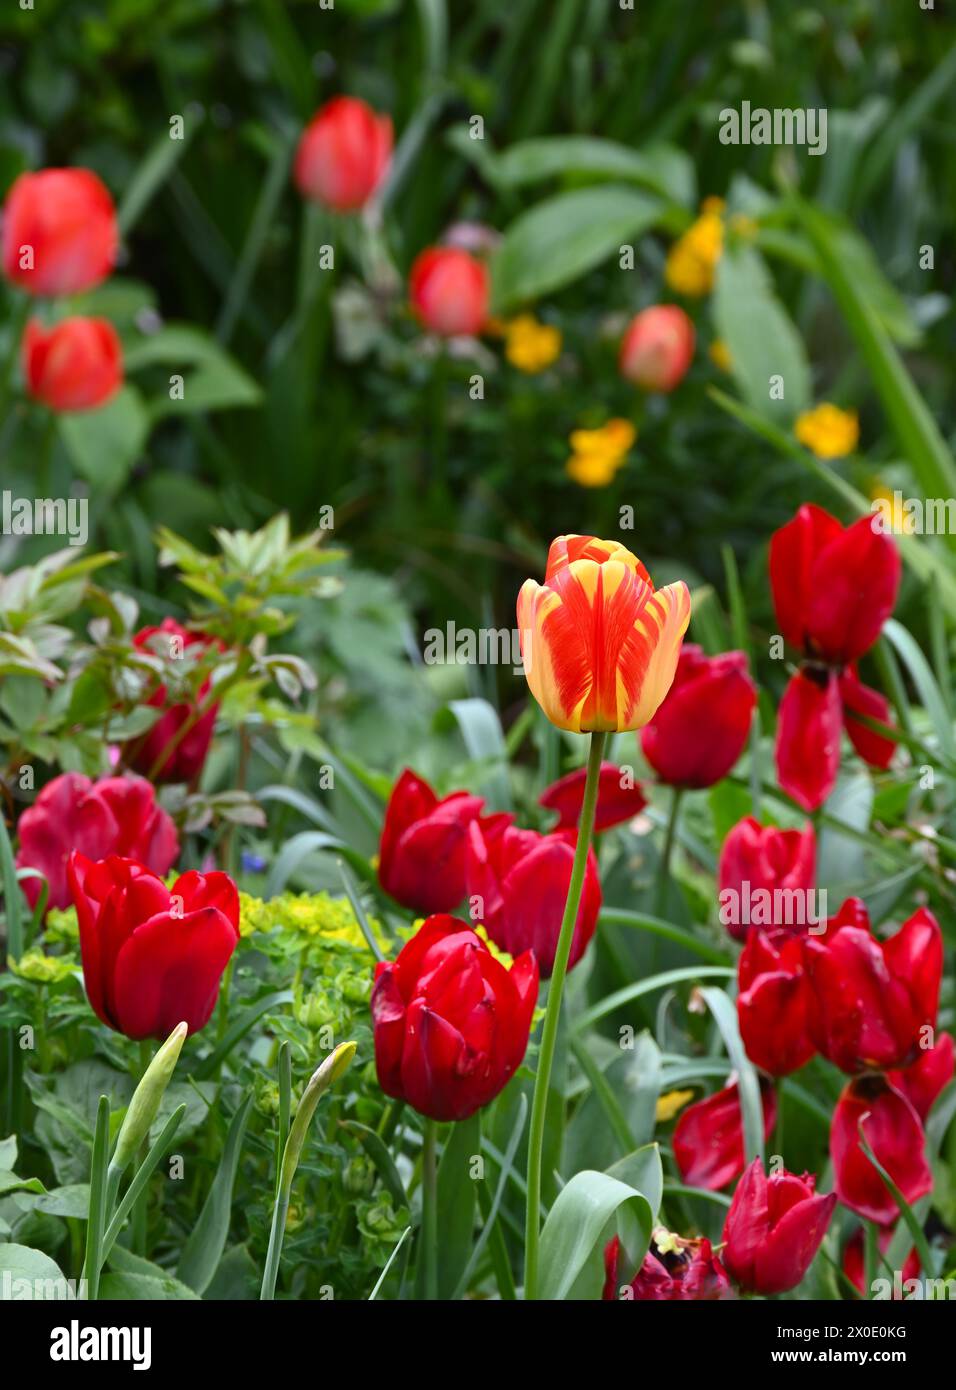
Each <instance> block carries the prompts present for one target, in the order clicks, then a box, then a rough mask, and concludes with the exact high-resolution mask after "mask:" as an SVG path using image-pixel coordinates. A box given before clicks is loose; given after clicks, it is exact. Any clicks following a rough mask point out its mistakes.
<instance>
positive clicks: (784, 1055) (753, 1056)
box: [737, 930, 816, 1076]
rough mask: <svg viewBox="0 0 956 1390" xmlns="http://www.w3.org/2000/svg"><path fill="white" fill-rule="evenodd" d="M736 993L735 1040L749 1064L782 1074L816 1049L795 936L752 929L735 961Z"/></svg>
mask: <svg viewBox="0 0 956 1390" xmlns="http://www.w3.org/2000/svg"><path fill="white" fill-rule="evenodd" d="M738 990H739V993H738V995H737V1018H738V1021H739V1023H740V1036H741V1039H742V1041H743V1044H744V1048H745V1050H746V1053H747V1056H748V1057H749V1058H750V1060H751V1062H753V1064H754V1066H755V1067H760V1069H761V1071H765V1072H768V1073H769V1074H770V1075H771V1076H786V1075H787V1074H788V1073H789V1072H792V1071H796V1070H797V1068H798V1067H802V1066H803V1065H804V1063H806V1062H809V1060H810V1058H811V1057H812V1056H813V1054H814V1052H815V1051H816V1048H815V1047H814V1045H813V1041H812V1039H811V1037H810V1033H809V1028H808V1019H807V985H806V980H805V978H804V973H803V942H802V940H801V939H800V937H799V936H791V935H788V934H786V933H784V932H780V931H777V932H774V933H773V934H770V933H767V932H762V931H756V930H755V931H752V932H751V933H750V936H749V937H748V938H747V944H746V945H745V946H744V949H743V951H742V952H741V956H740V961H739V963H738Z"/></svg>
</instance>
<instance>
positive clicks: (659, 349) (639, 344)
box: [619, 304, 694, 391]
mask: <svg viewBox="0 0 956 1390" xmlns="http://www.w3.org/2000/svg"><path fill="white" fill-rule="evenodd" d="M693 356H694V325H693V324H692V323H691V321H690V319H689V318H688V317H687V315H686V314H685V313H684V310H683V309H681V308H679V307H678V306H677V305H676V304H655V305H653V306H652V307H651V308H650V309H643V310H642V311H641V312H640V313H639V314H636V315H635V316H634V318H633V319H632V320H631V323H630V326H629V328H628V330H627V333H626V334H625V335H624V341H623V343H622V344H621V356H620V363H619V365H620V369H621V375H622V376H625V377H627V379H628V381H633V382H634V383H635V384H636V385H637V386H643V387H644V389H645V390H646V391H673V390H674V387H675V386H677V385H678V384H679V383H680V382H681V381H682V380H683V378H684V376H685V374H686V372H687V369H688V367H689V366H690V364H691V359H692V358H693Z"/></svg>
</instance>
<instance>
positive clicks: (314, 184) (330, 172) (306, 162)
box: [294, 97, 392, 212]
mask: <svg viewBox="0 0 956 1390" xmlns="http://www.w3.org/2000/svg"><path fill="white" fill-rule="evenodd" d="M391 154H392V120H391V117H390V116H379V115H377V114H376V112H374V111H373V110H372V108H371V107H370V106H369V105H367V103H366V102H364V101H360V100H359V99H358V98H357V97H333V99H332V100H331V101H327V102H326V103H325V105H324V106H323V107H321V108H320V110H319V111H317V112H316V114H315V115H314V116H313V117H312V119H311V121H310V122H309V124H308V125H307V126H306V128H305V130H304V131H303V132H302V138H301V139H300V141H299V147H298V149H297V150H296V155H295V167H294V175H295V181H296V185H297V187H298V189H299V192H300V193H301V194H302V196H303V197H305V198H310V199H311V200H312V201H313V202H317V203H324V204H325V206H326V207H329V208H333V209H334V210H335V211H336V212H354V211H356V209H358V208H361V207H364V205H365V204H366V203H367V202H368V200H369V198H371V196H372V194H373V193H374V192H375V190H376V189H377V188H378V186H379V184H380V183H381V182H382V179H383V177H384V175H385V173H386V171H387V169H388V164H389V160H390V158H391Z"/></svg>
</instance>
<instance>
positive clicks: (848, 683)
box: [840, 665, 896, 769]
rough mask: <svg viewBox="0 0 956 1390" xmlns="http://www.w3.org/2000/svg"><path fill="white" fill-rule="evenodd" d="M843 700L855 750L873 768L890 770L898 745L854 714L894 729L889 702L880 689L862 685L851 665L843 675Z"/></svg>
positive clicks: (841, 693)
mask: <svg viewBox="0 0 956 1390" xmlns="http://www.w3.org/2000/svg"><path fill="white" fill-rule="evenodd" d="M840 699H841V701H842V703H843V724H844V728H845V729H846V731H847V734H848V735H849V738H850V742H851V743H852V744H853V747H854V748H855V749H856V751H857V752H858V753H859V755H860V757H861V758H862V759H863V761H864V762H867V763H869V764H870V767H878V768H882V769H886V768H888V767H889V765H890V763H891V762H892V760H893V754H894V753H895V752H896V744H895V742H894V741H893V739H891V738H885V737H884V736H883V735H882V734H878V733H877V732H876V730H875V729H870V728H868V727H867V725H866V724H863V723H862V722H861V721H860V720H859V719H856V718H854V715H862V716H863V717H864V718H865V719H873V720H875V721H876V723H878V724H888V725H890V726H891V727H892V723H893V721H892V719H891V718H890V702H889V700H887V698H886V696H885V695H881V694H880V692H879V691H878V690H873V689H872V688H871V687H870V686H868V685H864V684H863V682H862V681H861V680H860V677H859V676H858V674H857V670H856V666H855V665H854V666H848V667H847V668H846V670H845V671H844V672H843V674H842V675H841V676H840Z"/></svg>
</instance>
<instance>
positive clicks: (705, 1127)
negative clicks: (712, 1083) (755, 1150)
mask: <svg viewBox="0 0 956 1390" xmlns="http://www.w3.org/2000/svg"><path fill="white" fill-rule="evenodd" d="M760 1092H761V1096H760V1098H761V1102H762V1105H763V1126H764V1137H765V1138H769V1136H770V1132H771V1130H772V1129H773V1127H774V1125H775V1124H776V1122H777V1095H776V1092H775V1091H774V1088H773V1087H772V1086H771V1085H770V1084H769V1083H765V1082H762V1083H761V1087H760ZM673 1148H674V1157H675V1159H676V1160H677V1166H678V1168H679V1169H680V1173H681V1178H682V1179H683V1181H684V1182H685V1183H689V1184H690V1186H691V1187H706V1188H707V1189H709V1190H710V1191H712V1192H716V1191H717V1190H718V1189H719V1188H721V1187H726V1186H727V1184H728V1183H729V1182H733V1180H734V1178H736V1177H737V1176H738V1174H740V1173H742V1172H743V1170H744V1126H743V1116H742V1115H741V1113H740V1095H739V1093H738V1090H737V1082H736V1081H731V1082H730V1084H729V1085H728V1086H725V1087H724V1089H723V1090H722V1091H715V1092H714V1094H713V1095H712V1096H707V1097H706V1098H705V1099H704V1100H698V1101H696V1102H695V1103H694V1104H693V1105H689V1106H688V1107H687V1109H686V1110H685V1111H684V1113H683V1114H682V1115H681V1117H680V1119H679V1120H678V1121H677V1124H676V1125H675V1126H674V1136H673Z"/></svg>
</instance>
